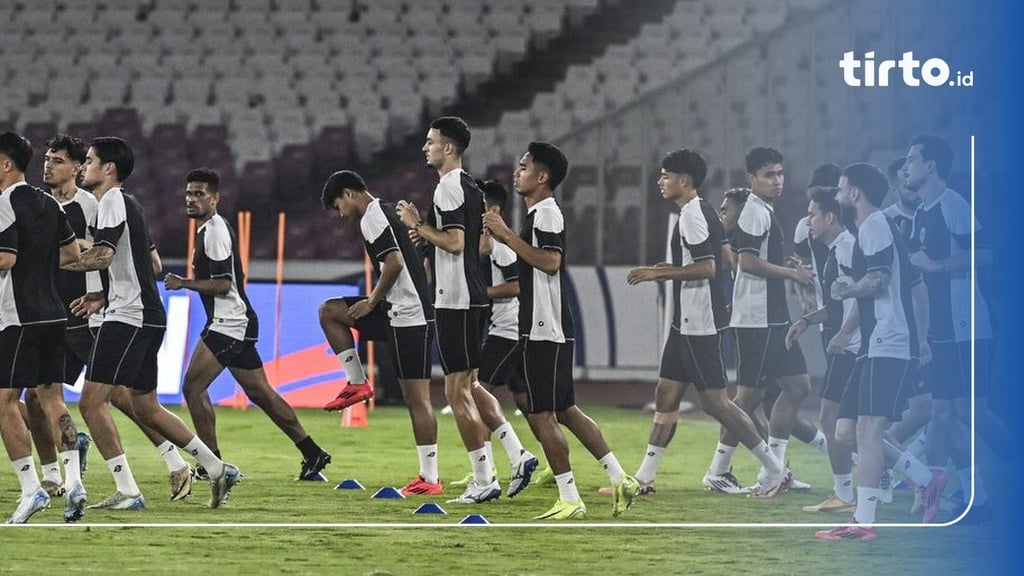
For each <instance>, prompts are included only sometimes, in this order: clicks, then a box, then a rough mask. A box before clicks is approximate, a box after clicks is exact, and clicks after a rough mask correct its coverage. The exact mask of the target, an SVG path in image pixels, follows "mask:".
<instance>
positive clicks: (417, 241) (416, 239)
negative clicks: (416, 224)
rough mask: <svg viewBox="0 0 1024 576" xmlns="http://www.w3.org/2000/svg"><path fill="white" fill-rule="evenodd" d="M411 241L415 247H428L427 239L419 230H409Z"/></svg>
mask: <svg viewBox="0 0 1024 576" xmlns="http://www.w3.org/2000/svg"><path fill="white" fill-rule="evenodd" d="M409 240H411V241H412V243H413V246H426V244H427V239H426V238H424V237H423V235H422V234H420V233H419V231H418V230H414V229H412V228H410V229H409Z"/></svg>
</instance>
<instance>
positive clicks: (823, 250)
mask: <svg viewBox="0 0 1024 576" xmlns="http://www.w3.org/2000/svg"><path fill="white" fill-rule="evenodd" d="M807 220H808V218H807V216H804V217H803V218H801V219H800V221H799V222H797V223H796V230H794V231H793V252H794V253H796V255H797V256H799V257H801V258H803V259H804V260H810V262H811V269H812V270H814V274H815V275H816V276H817V277H818V278H821V277H822V276H824V274H825V260H827V259H828V246H825V245H824V244H822V243H821V242H818V241H817V240H815V239H814V238H811V228H810V227H809V226H808V225H807ZM813 288H814V302H815V303H816V304H817V305H818V308H821V307H823V306H825V305H826V300H828V298H827V297H826V295H825V292H823V291H822V289H821V284H819V283H818V282H815V283H814V285H813ZM822 330H824V327H822Z"/></svg>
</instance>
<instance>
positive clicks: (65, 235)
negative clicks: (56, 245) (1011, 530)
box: [57, 208, 76, 247]
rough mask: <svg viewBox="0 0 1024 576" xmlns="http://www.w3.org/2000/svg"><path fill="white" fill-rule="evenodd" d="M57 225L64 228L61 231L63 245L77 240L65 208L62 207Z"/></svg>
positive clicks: (61, 243)
mask: <svg viewBox="0 0 1024 576" xmlns="http://www.w3.org/2000/svg"><path fill="white" fill-rule="evenodd" d="M57 226H59V227H61V228H63V232H62V233H61V241H60V245H61V247H64V246H67V245H68V244H71V243H72V242H74V241H75V240H76V238H75V231H74V230H73V229H72V228H71V223H70V222H68V217H67V214H65V213H64V209H63V208H60V216H59V220H58V224H57Z"/></svg>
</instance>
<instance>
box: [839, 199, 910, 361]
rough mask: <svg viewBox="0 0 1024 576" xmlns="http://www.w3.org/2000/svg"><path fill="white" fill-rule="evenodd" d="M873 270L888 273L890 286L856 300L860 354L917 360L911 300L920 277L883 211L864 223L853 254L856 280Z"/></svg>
mask: <svg viewBox="0 0 1024 576" xmlns="http://www.w3.org/2000/svg"><path fill="white" fill-rule="evenodd" d="M874 270H881V271H885V272H888V273H889V285H888V286H887V287H886V289H885V290H884V291H883V292H882V293H881V294H877V295H874V296H866V297H863V298H858V299H857V307H858V312H859V314H860V336H861V349H860V354H861V355H865V354H866V355H867V356H868V357H869V358H896V359H899V360H910V359H911V358H917V357H918V354H919V351H918V343H917V325H916V324H915V322H914V304H913V300H912V298H911V287H912V285H913V284H914V283H915V277H917V276H916V274H915V272H914V270H913V269H912V267H911V265H910V260H909V258H908V256H907V249H906V247H904V245H903V241H902V240H901V239H900V237H899V232H898V231H896V229H895V226H894V225H893V223H892V221H890V220H889V219H888V218H886V217H885V214H883V213H882V212H881V211H880V210H876V211H874V212H872V213H871V214H870V215H869V216H868V217H867V218H865V219H864V221H863V222H861V224H860V227H859V228H858V230H857V245H856V247H855V249H854V253H853V278H854V280H855V281H858V282H859V281H860V280H861V278H863V277H864V276H865V275H867V274H868V273H869V272H871V271H874Z"/></svg>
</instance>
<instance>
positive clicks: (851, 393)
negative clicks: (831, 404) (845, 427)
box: [838, 356, 868, 420]
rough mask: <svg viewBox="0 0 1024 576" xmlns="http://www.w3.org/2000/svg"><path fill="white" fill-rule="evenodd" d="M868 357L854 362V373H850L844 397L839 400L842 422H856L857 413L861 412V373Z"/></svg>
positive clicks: (844, 389)
mask: <svg viewBox="0 0 1024 576" xmlns="http://www.w3.org/2000/svg"><path fill="white" fill-rule="evenodd" d="M867 360H868V358H867V356H861V357H860V358H857V359H856V360H854V362H853V371H852V372H850V378H849V380H847V382H846V388H843V396H842V398H840V400H839V416H838V418H839V419H840V420H842V419H844V418H845V419H848V420H856V419H857V412H859V411H860V386H861V373H862V372H863V371H864V364H866V363H867Z"/></svg>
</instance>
